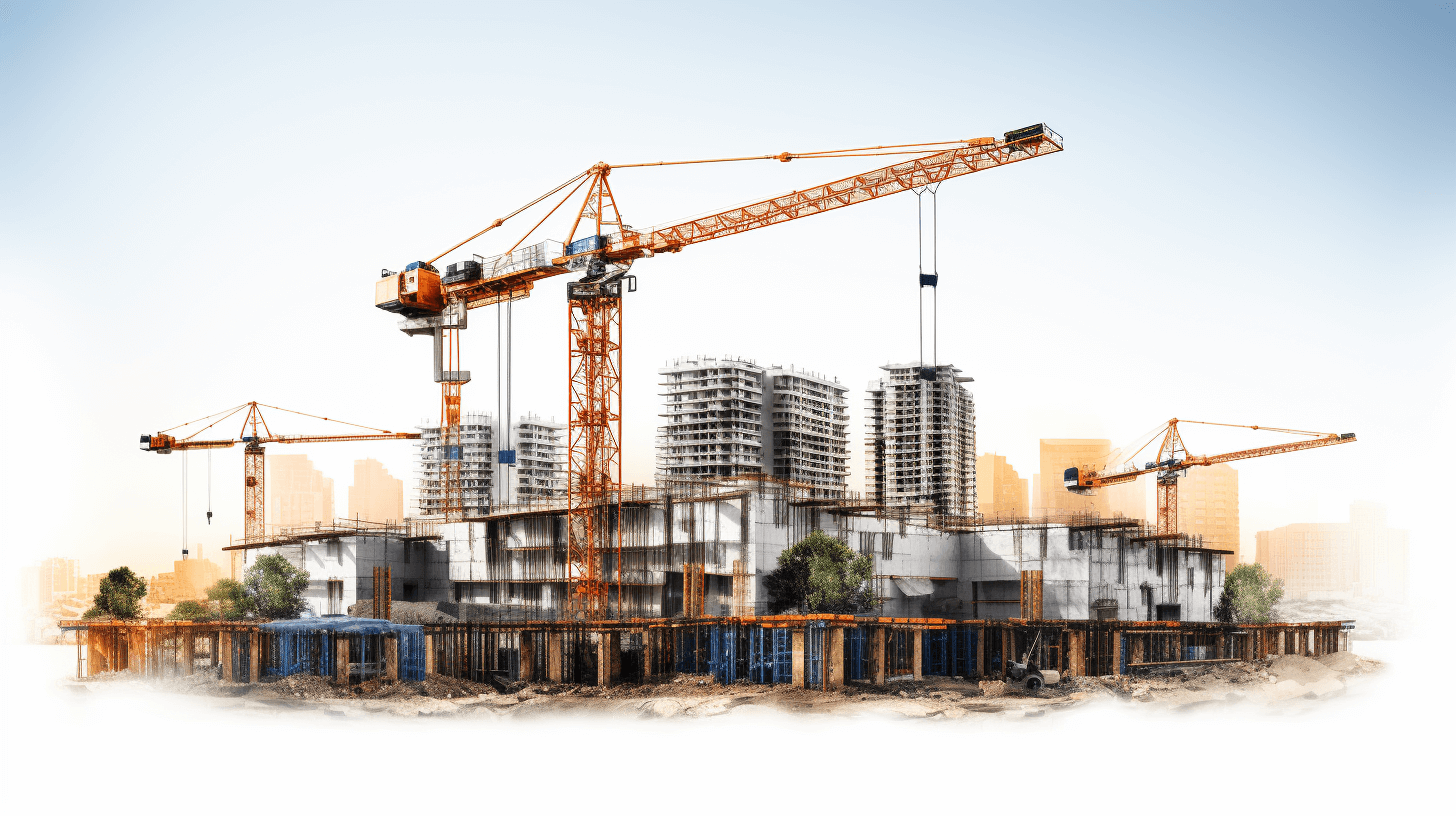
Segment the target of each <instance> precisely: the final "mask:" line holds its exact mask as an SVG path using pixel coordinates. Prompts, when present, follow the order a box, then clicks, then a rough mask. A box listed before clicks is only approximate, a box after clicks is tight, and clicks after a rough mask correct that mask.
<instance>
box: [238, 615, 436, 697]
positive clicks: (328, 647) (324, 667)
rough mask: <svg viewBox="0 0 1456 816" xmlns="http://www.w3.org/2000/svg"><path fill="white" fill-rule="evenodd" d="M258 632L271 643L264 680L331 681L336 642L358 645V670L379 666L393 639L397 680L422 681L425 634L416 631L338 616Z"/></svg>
mask: <svg viewBox="0 0 1456 816" xmlns="http://www.w3.org/2000/svg"><path fill="white" fill-rule="evenodd" d="M258 628H259V629H260V630H261V631H263V632H265V633H266V634H268V635H269V636H270V640H272V641H273V643H274V647H273V648H271V649H270V650H269V654H268V655H267V658H268V665H267V667H266V668H265V672H264V673H265V674H270V675H274V676H279V677H287V676H289V675H294V674H317V675H320V676H323V677H331V676H333V674H334V669H335V657H334V655H335V651H334V650H335V649H336V648H337V644H338V639H339V638H350V639H352V640H353V642H357V643H358V644H359V658H360V661H359V662H360V663H361V664H362V665H366V666H367V665H372V664H380V663H382V661H383V659H384V649H385V646H384V639H385V638H387V637H390V636H393V637H395V638H397V640H398V655H399V677H400V679H401V680H406V681H410V682H416V683H417V682H420V681H422V680H424V679H425V632H424V629H423V628H422V627H419V626H408V625H405V624H399V623H391V622H389V621H382V620H373V619H370V618H346V617H342V616H340V617H327V618H300V619H298V620H289V621H274V622H272V623H265V624H262V625H260V626H259V627H258ZM239 640H242V641H244V645H243V648H244V663H243V666H244V673H246V671H247V669H246V666H247V663H246V648H247V647H246V639H244V638H234V641H235V642H236V641H239ZM235 651H236V650H235ZM235 665H236V664H235ZM234 676H237V675H236V674H235V675H234Z"/></svg>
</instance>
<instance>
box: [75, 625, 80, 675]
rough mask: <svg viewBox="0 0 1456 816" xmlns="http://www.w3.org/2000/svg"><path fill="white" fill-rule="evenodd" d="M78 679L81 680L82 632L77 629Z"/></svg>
mask: <svg viewBox="0 0 1456 816" xmlns="http://www.w3.org/2000/svg"><path fill="white" fill-rule="evenodd" d="M74 631H75V632H76V679H77V680H80V679H81V630H80V629H76V630H74Z"/></svg>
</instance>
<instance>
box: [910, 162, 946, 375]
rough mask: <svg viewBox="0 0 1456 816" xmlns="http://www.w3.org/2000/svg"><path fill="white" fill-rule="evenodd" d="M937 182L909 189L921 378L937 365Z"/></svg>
mask: <svg viewBox="0 0 1456 816" xmlns="http://www.w3.org/2000/svg"><path fill="white" fill-rule="evenodd" d="M940 184H941V183H940V182H936V183H934V184H927V185H925V186H923V187H919V188H916V189H913V190H911V191H910V192H912V193H914V194H915V251H916V267H917V268H916V271H917V273H918V274H919V276H920V287H919V290H918V294H917V295H916V297H917V299H918V303H917V304H916V305H917V315H916V316H917V318H918V319H919V324H918V326H919V337H918V338H917V339H918V341H919V352H918V353H919V355H920V356H919V359H918V360H917V361H916V364H917V365H918V366H919V367H920V370H919V372H918V373H917V376H919V377H920V378H921V379H923V380H933V379H934V378H935V376H936V374H935V372H936V371H937V370H939V368H940V298H939V292H940V264H939V257H940V252H939V244H940V217H939V210H940V207H939V204H938V198H937V194H938V193H939V191H940ZM925 193H929V194H930V219H931V221H930V274H929V275H927V274H925V206H924V203H925V202H924V198H923V196H924V194H925ZM927 286H929V287H930V325H931V329H930V359H931V363H930V367H929V368H926V366H925V287H927Z"/></svg>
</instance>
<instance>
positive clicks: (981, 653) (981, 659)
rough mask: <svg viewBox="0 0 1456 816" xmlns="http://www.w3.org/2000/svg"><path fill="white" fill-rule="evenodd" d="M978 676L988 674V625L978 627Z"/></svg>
mask: <svg viewBox="0 0 1456 816" xmlns="http://www.w3.org/2000/svg"><path fill="white" fill-rule="evenodd" d="M976 676H977V677H985V676H986V627H984V626H977V627H976Z"/></svg>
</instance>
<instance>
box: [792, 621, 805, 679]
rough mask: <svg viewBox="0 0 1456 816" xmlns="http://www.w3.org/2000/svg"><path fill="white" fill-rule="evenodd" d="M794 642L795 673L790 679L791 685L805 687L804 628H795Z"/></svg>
mask: <svg viewBox="0 0 1456 816" xmlns="http://www.w3.org/2000/svg"><path fill="white" fill-rule="evenodd" d="M793 643H794V674H793V677H792V678H791V679H790V680H789V685H791V686H793V687H794V688H803V687H804V630H803V629H795V630H794V635H793Z"/></svg>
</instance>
